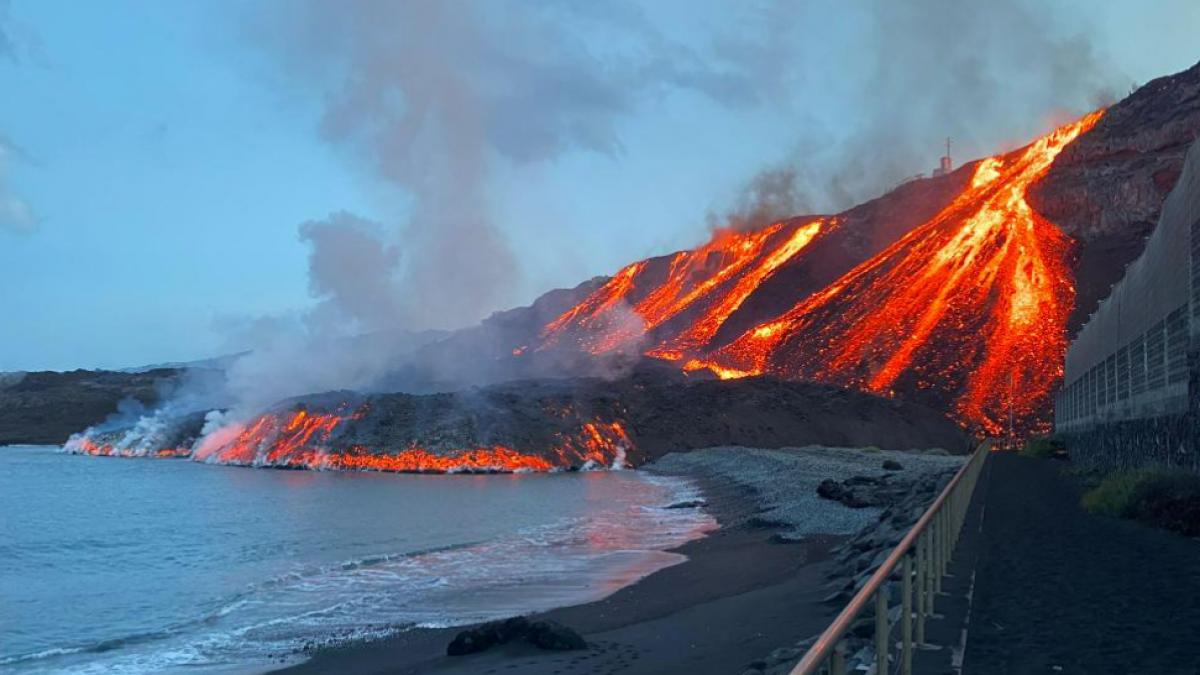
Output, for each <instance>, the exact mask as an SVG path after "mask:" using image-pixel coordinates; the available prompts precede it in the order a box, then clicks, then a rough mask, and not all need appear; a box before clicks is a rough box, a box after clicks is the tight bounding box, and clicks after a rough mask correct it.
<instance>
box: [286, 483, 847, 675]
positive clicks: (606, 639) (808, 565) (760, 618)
mask: <svg viewBox="0 0 1200 675" xmlns="http://www.w3.org/2000/svg"><path fill="white" fill-rule="evenodd" d="M705 495H706V499H707V500H708V507H707V508H708V509H709V511H710V512H711V513H713V514H714V515H715V516H716V517H717V518H718V520H719V521H721V522H734V521H744V520H745V517H746V515H747V512H749V511H751V510H753V509H755V508H756V504H755V502H754V499H753V496H752V495H750V494H748V493H747V491H746V490H744V489H741V488H739V487H738V486H734V485H729V484H725V485H719V484H715V483H712V482H709V483H708V484H706V485H705ZM773 537H774V532H773V530H772V529H770V528H765V527H755V526H752V525H749V524H746V523H744V522H740V524H737V525H732V526H729V527H724V528H722V529H720V530H718V531H716V532H714V533H712V534H711V535H709V536H708V537H706V538H704V539H701V540H698V541H694V542H690V543H688V544H685V545H684V546H682V547H680V548H679V549H677V550H678V552H680V553H683V554H685V555H687V556H688V560H687V561H686V562H684V563H681V564H679V565H676V566H674V567H669V568H667V569H664V570H662V571H660V572H657V573H655V574H652V575H651V576H649V577H647V578H645V579H643V580H642V581H640V582H638V583H636V584H634V585H632V586H629V587H627V588H624V589H622V590H620V591H618V592H616V593H614V594H613V595H611V596H609V597H608V598H606V599H604V600H601V601H598V602H593V603H589V604H585V605H579V606H575V607H567V608H563V609H558V610H554V611H551V612H547V613H544V614H539V615H536V616H535V617H532V618H546V619H552V620H554V621H558V622H560V623H563V624H565V625H567V626H570V627H572V628H574V629H575V630H577V631H579V632H580V633H581V634H582V635H583V636H584V637H585V638H586V639H587V641H588V643H589V644H590V645H592V648H590V649H588V650H586V651H569V652H547V651H541V650H539V649H537V648H534V647H531V646H526V645H524V644H521V645H507V646H504V647H500V648H495V649H492V650H489V651H487V652H483V653H481V654H475V655H470V656H459V657H448V656H446V655H445V654H446V645H447V644H449V643H450V641H451V640H452V639H453V638H454V635H455V634H457V633H458V632H459V631H460V630H462V627H457V628H446V629H434V630H428V629H421V630H413V631H408V632H406V633H403V634H400V635H398V636H395V637H393V638H389V639H385V640H380V641H376V642H371V643H367V644H363V645H352V646H348V647H342V648H334V649H328V650H323V651H320V652H318V653H317V654H316V655H315V656H314V657H313V658H312V659H311V660H310V661H308V662H306V663H303V664H300V665H297V666H293V667H291V668H288V669H285V671H284V672H289V673H325V672H340V673H504V672H520V673H535V674H536V673H546V674H548V675H549V674H552V673H563V674H565V673H608V672H614V673H615V672H620V673H689V674H699V673H729V672H740V671H741V670H743V669H744V668H745V667H746V666H747V665H748V664H749V663H751V662H752V661H754V660H755V659H757V658H760V657H762V656H764V655H765V654H767V653H769V652H770V651H771V650H772V649H775V648H776V647H779V646H780V645H786V644H792V643H795V642H796V641H797V640H800V639H803V638H805V637H807V636H809V635H812V634H813V633H815V632H819V631H820V630H821V629H822V628H823V627H824V625H825V624H826V623H827V622H828V620H829V619H830V618H831V616H832V614H833V612H834V611H835V608H833V607H829V606H826V605H823V604H821V603H820V598H821V596H822V595H823V594H827V593H828V591H827V590H823V589H824V586H823V581H824V578H825V574H826V573H827V571H828V567H827V565H828V564H829V549H830V547H831V546H832V545H833V544H834V543H836V541H838V540H839V538H837V537H814V538H812V539H811V540H809V541H806V542H803V543H778V542H776V541H773Z"/></svg>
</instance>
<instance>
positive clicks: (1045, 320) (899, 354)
mask: <svg viewBox="0 0 1200 675" xmlns="http://www.w3.org/2000/svg"><path fill="white" fill-rule="evenodd" d="M1101 115H1102V111H1097V112H1095V113H1092V114H1090V115H1088V116H1086V117H1084V118H1083V119H1081V120H1079V121H1077V122H1074V123H1072V124H1068V125H1065V126H1063V127H1061V128H1059V129H1057V130H1055V131H1054V132H1052V133H1050V134H1048V135H1046V136H1044V137H1042V138H1040V139H1038V140H1037V141H1035V142H1034V143H1032V144H1031V145H1029V146H1027V147H1025V148H1023V149H1021V150H1017V151H1015V152H1012V153H1009V154H1007V155H1003V156H997V157H991V158H989V159H986V160H984V161H982V162H980V163H979V165H978V166H977V167H976V169H975V175H974V177H973V179H972V181H971V185H970V186H969V187H968V188H967V189H966V190H964V191H963V192H962V193H961V194H960V195H958V197H957V198H955V200H954V201H953V202H952V203H951V204H950V205H949V206H947V207H946V208H945V209H944V210H942V211H941V212H940V213H938V214H937V215H936V216H935V217H934V218H932V219H931V220H929V221H928V222H926V223H924V224H922V225H920V226H918V227H917V228H915V229H914V230H912V231H911V232H909V233H908V234H907V235H905V236H904V237H903V238H902V239H900V240H899V241H897V242H896V243H895V244H893V245H892V246H890V247H889V248H887V249H886V250H884V251H883V252H882V253H880V254H879V255H877V256H875V257H874V258H871V259H870V260H867V261H866V262H864V263H862V264H861V265H859V266H858V267H856V268H855V269H853V270H851V271H850V272H848V273H847V274H846V275H845V276H843V277H842V278H841V279H839V280H837V281H836V282H835V283H833V284H832V285H830V286H829V287H828V288H826V289H824V290H823V291H820V292H818V293H815V294H813V295H811V296H809V297H808V298H805V299H804V300H802V301H800V302H799V303H797V304H796V305H795V306H794V307H793V308H792V309H791V310H789V311H787V312H786V313H784V314H783V315H781V316H780V317H778V318H775V319H773V320H771V321H769V322H766V323H764V324H762V325H760V326H758V327H756V328H754V329H751V330H749V331H747V332H746V333H745V334H743V335H742V336H741V337H739V338H738V339H737V340H735V341H734V342H732V343H730V344H729V345H727V346H726V347H724V348H722V349H721V350H719V351H717V352H716V353H714V354H713V355H711V357H709V358H708V359H706V360H704V361H698V362H695V363H692V364H689V365H691V366H692V367H693V368H695V367H705V366H706V367H711V368H712V369H713V370H714V371H716V372H718V374H721V373H722V372H723V373H725V374H746V375H749V374H759V373H773V374H777V375H782V376H788V377H802V378H811V379H818V380H824V381H829V382H835V383H840V384H846V385H851V386H856V387H859V388H863V389H867V390H870V391H874V392H878V393H882V394H885V395H890V394H892V393H893V392H894V391H895V389H896V388H897V387H900V386H902V387H903V388H904V389H905V390H908V391H913V390H915V391H921V390H929V389H934V390H940V391H942V392H943V393H946V394H949V395H951V397H952V400H953V412H954V413H955V414H956V416H957V417H958V418H959V419H961V420H964V421H966V422H970V423H974V424H977V425H978V426H979V427H981V428H982V430H983V431H985V432H986V433H990V434H996V433H999V432H1000V431H1001V430H1002V428H1003V424H1004V421H1005V420H1006V419H1007V416H1008V413H1009V411H1010V409H1011V411H1012V413H1013V415H1014V417H1015V418H1017V419H1018V420H1021V421H1022V423H1023V424H1024V425H1025V427H1026V429H1025V430H1034V431H1037V430H1040V429H1041V428H1042V427H1044V426H1045V414H1044V405H1045V401H1046V400H1047V399H1048V397H1049V394H1050V392H1051V390H1052V388H1053V387H1054V386H1055V384H1056V382H1057V381H1058V379H1059V378H1060V377H1061V375H1062V366H1061V364H1062V361H1063V355H1064V353H1065V351H1066V346H1067V340H1066V322H1067V316H1068V314H1069V313H1070V310H1071V307H1072V304H1073V302H1074V287H1073V282H1072V274H1071V269H1070V266H1069V261H1068V256H1069V252H1070V245H1071V242H1070V240H1069V238H1068V237H1067V236H1066V235H1064V234H1063V233H1062V232H1061V231H1060V230H1059V229H1058V228H1057V227H1055V226H1054V225H1053V224H1052V223H1050V222H1048V221H1047V220H1045V219H1044V218H1042V217H1041V216H1040V215H1038V214H1037V213H1036V212H1035V211H1034V210H1033V209H1032V208H1031V207H1030V206H1029V204H1028V202H1027V201H1026V192H1027V191H1028V189H1029V187H1030V186H1031V185H1032V184H1033V183H1034V182H1035V181H1037V180H1038V179H1039V178H1041V177H1042V176H1043V175H1044V174H1045V173H1046V171H1047V170H1048V169H1049V168H1050V165H1051V164H1052V163H1053V162H1054V159H1055V158H1056V157H1057V156H1058V153H1059V152H1061V151H1062V149H1063V148H1064V147H1066V145H1067V144H1068V143H1070V142H1071V141H1072V140H1074V139H1075V138H1076V137H1077V136H1079V134H1081V133H1083V132H1085V131H1087V130H1088V129H1090V128H1091V127H1092V126H1093V125H1094V124H1095V123H1096V122H1097V121H1098V120H1099V119H1100V116H1101ZM1010 392H1011V394H1010Z"/></svg>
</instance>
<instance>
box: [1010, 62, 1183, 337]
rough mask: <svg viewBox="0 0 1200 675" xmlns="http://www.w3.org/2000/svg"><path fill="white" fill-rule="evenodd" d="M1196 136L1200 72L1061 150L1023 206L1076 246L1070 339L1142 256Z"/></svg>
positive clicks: (1150, 89) (1160, 83)
mask: <svg viewBox="0 0 1200 675" xmlns="http://www.w3.org/2000/svg"><path fill="white" fill-rule="evenodd" d="M1198 136H1200V64H1197V65H1195V66H1193V67H1191V68H1189V69H1188V70H1185V71H1183V72H1181V73H1177V74H1175V75H1170V76H1167V77H1160V78H1158V79H1156V80H1154V81H1152V82H1150V83H1148V84H1146V85H1145V86H1143V87H1141V88H1139V89H1138V90H1137V91H1135V92H1134V93H1133V94H1131V95H1130V96H1129V97H1128V98H1126V99H1124V100H1122V101H1121V102H1119V103H1117V104H1116V105H1114V106H1112V107H1111V108H1109V110H1108V111H1107V113H1105V115H1104V117H1103V118H1102V119H1101V120H1100V122H1099V123H1097V124H1096V126H1095V127H1093V128H1092V129H1091V130H1090V131H1089V132H1088V133H1086V134H1084V135H1082V136H1080V137H1079V138H1078V139H1077V140H1076V141H1075V142H1074V143H1072V144H1071V145H1070V146H1069V147H1067V148H1066V149H1065V150H1064V151H1063V152H1062V154H1061V155H1059V157H1058V160H1057V161H1055V163H1054V166H1053V167H1051V169H1050V171H1049V172H1048V173H1047V174H1046V176H1045V178H1043V179H1042V180H1041V181H1040V182H1039V183H1038V185H1036V186H1034V187H1033V189H1032V190H1030V203H1031V205H1032V206H1033V207H1034V208H1035V209H1037V210H1038V212H1040V213H1041V214H1042V215H1043V216H1045V217H1046V218H1048V219H1049V220H1050V221H1051V222H1053V223H1054V224H1056V225H1058V226H1059V227H1060V228H1061V229H1062V230H1063V231H1064V232H1066V233H1067V234H1068V235H1070V236H1071V237H1073V238H1074V239H1075V240H1076V242H1077V247H1076V251H1075V255H1076V263H1075V278H1076V300H1075V310H1074V312H1073V313H1072V315H1071V318H1070V320H1069V322H1068V326H1067V330H1068V332H1069V334H1070V335H1071V336H1072V337H1073V336H1074V335H1075V333H1076V332H1078V330H1079V328H1081V327H1082V325H1083V324H1084V322H1086V320H1087V317H1088V316H1089V315H1090V314H1091V313H1092V312H1093V311H1095V309H1096V306H1097V304H1098V303H1099V301H1100V300H1101V299H1103V298H1104V297H1106V296H1107V295H1108V292H1109V290H1110V289H1111V287H1112V285H1113V284H1114V283H1116V281H1117V280H1118V279H1120V278H1121V276H1122V275H1123V274H1124V271H1125V266H1126V265H1128V264H1129V263H1130V262H1132V261H1133V259H1134V258H1136V257H1137V256H1138V254H1140V253H1141V251H1142V248H1143V246H1144V243H1145V239H1146V237H1147V236H1149V234H1150V232H1151V231H1152V230H1153V229H1154V225H1155V223H1156V222H1157V220H1158V215H1159V211H1160V210H1161V209H1162V204H1163V200H1164V199H1166V196H1167V193H1169V192H1170V191H1171V188H1172V187H1174V185H1175V182H1176V180H1178V178H1179V173H1180V171H1181V170H1182V168H1183V158H1184V155H1185V154H1186V153H1187V150H1188V147H1189V146H1190V145H1191V144H1192V142H1193V141H1195V140H1196V138H1197V137H1198Z"/></svg>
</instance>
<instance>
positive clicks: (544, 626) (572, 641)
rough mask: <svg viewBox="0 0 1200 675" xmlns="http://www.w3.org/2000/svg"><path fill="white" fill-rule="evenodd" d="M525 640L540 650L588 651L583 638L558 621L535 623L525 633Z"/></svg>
mask: <svg viewBox="0 0 1200 675" xmlns="http://www.w3.org/2000/svg"><path fill="white" fill-rule="evenodd" d="M525 639H526V640H528V641H529V642H530V643H531V644H533V645H534V646H536V647H538V648H540V649H549V650H554V651H567V650H571V649H587V642H585V641H584V639H583V636H581V635H580V634H579V633H576V632H575V631H574V630H572V629H570V628H568V627H566V626H564V625H562V624H561V623H558V622H556V621H534V622H533V623H531V624H529V629H528V630H527V631H526V632H525Z"/></svg>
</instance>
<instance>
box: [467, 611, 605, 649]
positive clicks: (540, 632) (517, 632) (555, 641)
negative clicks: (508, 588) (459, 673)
mask: <svg viewBox="0 0 1200 675" xmlns="http://www.w3.org/2000/svg"><path fill="white" fill-rule="evenodd" d="M520 639H524V640H525V641H527V642H529V643H530V644H532V645H534V646H535V647H537V648H539V649H549V650H555V651H565V650H570V649H587V642H585V641H584V639H583V637H582V636H580V635H579V633H576V632H575V631H574V630H571V629H570V628H568V627H566V626H564V625H562V624H561V623H557V622H555V621H533V622H531V621H529V620H528V619H526V618H525V617H523V616H517V617H513V618H511V619H505V620H503V621H491V622H488V623H484V624H480V625H478V626H474V627H472V628H468V629H466V630H463V631H460V632H459V633H458V635H455V636H454V640H452V641H451V642H450V644H449V645H448V646H447V647H446V655H447V656H464V655H467V654H477V653H479V652H482V651H486V650H488V649H491V648H492V647H495V646H496V645H502V644H506V643H508V642H512V641H513V640H520Z"/></svg>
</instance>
